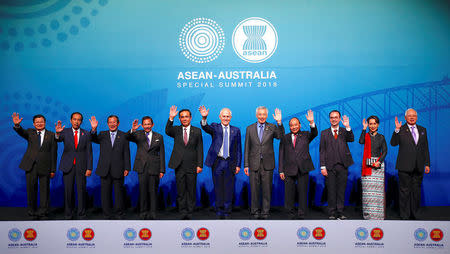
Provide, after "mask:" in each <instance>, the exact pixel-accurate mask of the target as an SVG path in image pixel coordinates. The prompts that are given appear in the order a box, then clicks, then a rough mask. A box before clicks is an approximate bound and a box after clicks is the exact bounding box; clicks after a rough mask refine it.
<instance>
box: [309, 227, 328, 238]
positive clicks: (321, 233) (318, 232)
mask: <svg viewBox="0 0 450 254" xmlns="http://www.w3.org/2000/svg"><path fill="white" fill-rule="evenodd" d="M312 235H313V237H314V238H315V239H316V240H322V239H323V238H325V229H323V228H321V227H317V228H315V229H313V233H312Z"/></svg>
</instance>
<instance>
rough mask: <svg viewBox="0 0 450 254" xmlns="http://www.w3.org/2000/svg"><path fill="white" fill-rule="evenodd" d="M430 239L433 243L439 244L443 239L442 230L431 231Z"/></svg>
mask: <svg viewBox="0 0 450 254" xmlns="http://www.w3.org/2000/svg"><path fill="white" fill-rule="evenodd" d="M430 238H431V240H433V241H435V242H439V241H440V240H442V238H444V232H442V230H440V229H439V228H435V229H433V230H431V232H430Z"/></svg>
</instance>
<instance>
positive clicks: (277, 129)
mask: <svg viewBox="0 0 450 254" xmlns="http://www.w3.org/2000/svg"><path fill="white" fill-rule="evenodd" d="M267 115H268V112H267V108H266V107H264V106H260V107H258V108H257V109H256V118H257V119H258V121H257V122H256V123H254V124H252V125H250V126H248V127H247V130H246V133H245V151H244V172H245V174H246V175H247V176H250V189H251V193H252V194H251V199H252V200H251V210H250V214H251V217H252V218H253V219H267V218H269V212H270V201H271V199H272V181H273V169H274V168H275V152H274V150H273V139H274V138H276V139H281V138H282V137H283V135H284V127H283V124H282V122H281V111H280V110H279V109H275V115H273V118H274V119H275V121H277V124H278V125H275V124H271V123H268V122H266V120H267ZM249 168H250V171H249ZM261 190H262V210H261V208H260V207H261V205H260V203H261Z"/></svg>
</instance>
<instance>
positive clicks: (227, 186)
mask: <svg viewBox="0 0 450 254" xmlns="http://www.w3.org/2000/svg"><path fill="white" fill-rule="evenodd" d="M200 124H201V126H202V129H203V130H204V131H205V132H206V133H208V134H210V135H211V136H212V141H211V146H210V148H209V150H208V154H207V156H206V160H205V165H206V166H208V167H210V168H211V169H212V175H213V182H214V191H215V194H216V213H217V215H218V216H226V217H227V216H230V214H231V208H232V201H233V195H234V180H235V179H234V173H235V171H236V167H241V160H242V144H241V131H240V130H239V128H237V127H234V126H231V125H228V126H227V128H228V129H227V132H228V137H229V142H228V148H229V149H228V155H229V156H228V157H227V158H224V157H223V152H222V156H219V154H220V150H221V148H222V146H223V142H224V140H223V139H224V131H223V126H222V124H218V123H212V124H211V125H209V124H208V123H206V125H203V124H202V122H200Z"/></svg>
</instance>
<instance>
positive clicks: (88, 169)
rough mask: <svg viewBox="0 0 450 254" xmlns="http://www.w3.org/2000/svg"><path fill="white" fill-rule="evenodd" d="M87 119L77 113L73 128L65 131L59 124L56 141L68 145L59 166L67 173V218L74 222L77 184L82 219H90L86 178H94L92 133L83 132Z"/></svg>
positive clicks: (79, 214)
mask: <svg viewBox="0 0 450 254" xmlns="http://www.w3.org/2000/svg"><path fill="white" fill-rule="evenodd" d="M82 122H83V115H82V114H81V113H79V112H74V113H72V115H71V116H70V123H71V124H72V128H70V129H64V127H65V126H62V124H61V121H58V122H57V124H56V126H55V130H56V135H55V136H56V140H57V141H58V142H64V151H63V154H62V156H61V160H60V162H59V170H61V171H62V172H63V181H64V214H65V215H64V218H65V219H67V220H70V219H72V218H73V204H74V193H73V189H74V184H75V180H76V188H77V194H78V212H77V214H78V219H86V196H87V193H86V177H87V176H91V174H92V144H91V133H90V132H89V131H87V130H84V129H81V128H80V126H81V123H82Z"/></svg>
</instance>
